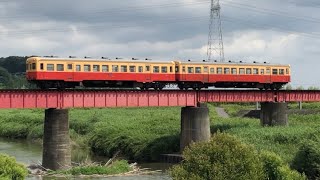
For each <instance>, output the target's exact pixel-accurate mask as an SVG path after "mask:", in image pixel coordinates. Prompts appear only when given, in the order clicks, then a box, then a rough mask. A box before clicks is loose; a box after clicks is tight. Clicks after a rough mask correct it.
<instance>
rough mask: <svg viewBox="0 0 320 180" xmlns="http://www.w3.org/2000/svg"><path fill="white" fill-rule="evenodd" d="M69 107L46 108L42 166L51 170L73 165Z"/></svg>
mask: <svg viewBox="0 0 320 180" xmlns="http://www.w3.org/2000/svg"><path fill="white" fill-rule="evenodd" d="M68 112H69V110H68V109H46V110H45V121H44V133H43V154H42V166H43V167H44V168H47V169H51V170H60V169H66V168H70V167H71V147H70V137H69V117H68Z"/></svg>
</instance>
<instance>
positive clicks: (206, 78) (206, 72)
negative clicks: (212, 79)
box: [203, 66, 209, 83]
mask: <svg viewBox="0 0 320 180" xmlns="http://www.w3.org/2000/svg"><path fill="white" fill-rule="evenodd" d="M203 82H205V83H206V82H209V67H208V66H204V67H203Z"/></svg>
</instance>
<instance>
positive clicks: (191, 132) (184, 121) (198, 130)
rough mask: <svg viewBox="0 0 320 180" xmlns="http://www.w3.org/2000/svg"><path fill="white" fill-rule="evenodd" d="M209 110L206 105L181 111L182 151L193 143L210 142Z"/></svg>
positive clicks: (184, 108)
mask: <svg viewBox="0 0 320 180" xmlns="http://www.w3.org/2000/svg"><path fill="white" fill-rule="evenodd" d="M210 136H211V134H210V119H209V109H208V107H207V106H206V105H205V104H200V103H198V107H183V108H182V109H181V134H180V151H181V152H182V151H183V150H184V148H185V147H186V146H188V145H189V144H190V143H191V142H199V141H209V140H210Z"/></svg>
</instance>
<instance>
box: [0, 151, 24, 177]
mask: <svg viewBox="0 0 320 180" xmlns="http://www.w3.org/2000/svg"><path fill="white" fill-rule="evenodd" d="M27 175H28V171H27V169H26V168H25V167H24V166H23V165H21V164H19V163H17V162H16V160H15V159H14V158H13V157H10V156H7V155H3V154H0V179H8V180H20V179H25V177H26V176H27Z"/></svg>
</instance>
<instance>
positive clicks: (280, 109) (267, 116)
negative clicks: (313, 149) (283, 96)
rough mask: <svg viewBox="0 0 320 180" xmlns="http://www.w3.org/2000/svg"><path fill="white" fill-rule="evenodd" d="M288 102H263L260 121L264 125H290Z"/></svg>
mask: <svg viewBox="0 0 320 180" xmlns="http://www.w3.org/2000/svg"><path fill="white" fill-rule="evenodd" d="M287 105H288V104H287V103H278V102H265V103H261V112H260V122H261V125H262V126H288V125H289V123H288V112H287V109H288V107H287Z"/></svg>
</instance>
